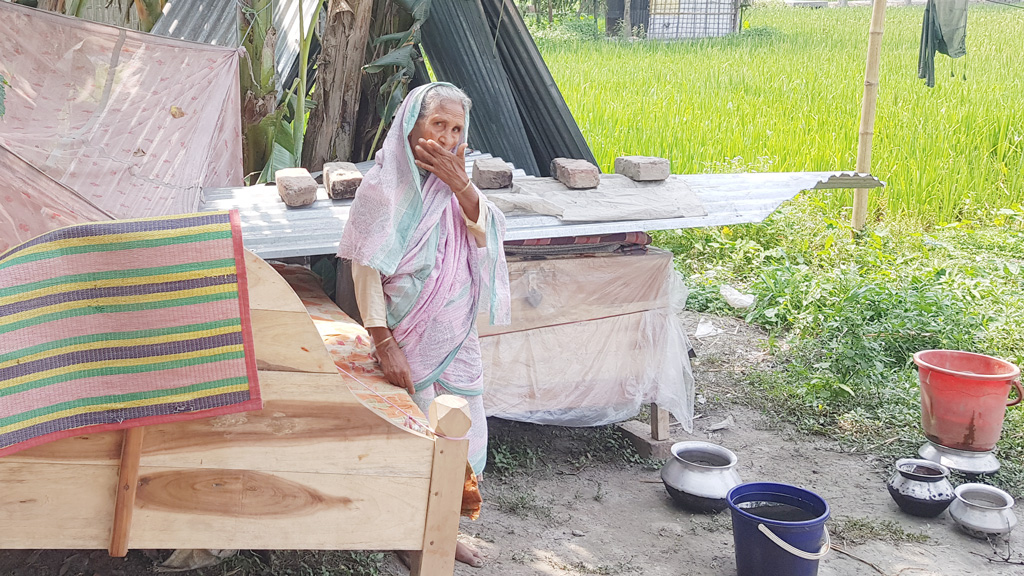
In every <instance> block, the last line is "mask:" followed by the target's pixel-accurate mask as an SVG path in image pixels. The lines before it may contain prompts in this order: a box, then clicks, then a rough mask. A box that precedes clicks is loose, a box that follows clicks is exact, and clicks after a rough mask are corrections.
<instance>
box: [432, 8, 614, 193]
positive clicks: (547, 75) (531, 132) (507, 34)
mask: <svg viewBox="0 0 1024 576" xmlns="http://www.w3.org/2000/svg"><path fill="white" fill-rule="evenodd" d="M436 1H437V0H435V2H436ZM481 2H482V5H483V8H484V13H485V14H486V15H487V22H488V25H489V27H490V31H491V37H492V38H493V40H492V42H493V45H494V47H495V48H497V52H498V58H499V59H500V60H501V63H502V66H503V67H504V68H505V73H506V74H507V75H508V80H509V84H510V85H511V86H512V94H513V96H515V99H516V104H517V105H518V107H519V115H520V116H521V117H522V119H523V125H524V126H525V127H526V135H527V137H528V138H529V139H530V144H531V146H532V147H533V156H534V158H535V159H536V160H537V166H538V167H539V168H540V172H541V174H542V175H549V174H548V172H549V166H550V165H551V161H552V160H554V159H555V158H579V159H582V160H586V161H588V162H590V163H591V164H594V165H595V166H596V165H597V161H596V160H595V159H594V154H593V153H592V152H591V151H590V147H589V146H588V145H587V141H586V139H585V138H584V137H583V133H582V132H580V128H579V126H578V125H577V124H576V119H575V118H573V117H572V112H570V111H569V106H568V105H567V104H566V103H565V99H564V98H563V97H562V93H561V92H560V91H559V90H558V85H557V84H555V79H554V78H553V77H552V76H551V72H550V71H549V70H548V66H547V64H545V63H544V57H543V56H541V53H540V50H538V49H537V45H536V44H535V43H534V41H533V37H532V36H530V31H529V30H528V29H527V28H526V23H525V22H523V19H522V17H521V16H520V15H519V10H518V9H517V8H516V6H515V4H514V3H513V2H512V0H481ZM488 149H489V148H488Z"/></svg>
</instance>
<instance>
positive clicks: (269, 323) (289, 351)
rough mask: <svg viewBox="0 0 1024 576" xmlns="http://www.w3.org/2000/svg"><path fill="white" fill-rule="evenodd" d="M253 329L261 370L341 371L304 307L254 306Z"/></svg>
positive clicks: (258, 364) (257, 363) (258, 363)
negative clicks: (289, 309) (298, 309)
mask: <svg viewBox="0 0 1024 576" xmlns="http://www.w3.org/2000/svg"><path fill="white" fill-rule="evenodd" d="M252 333H253V342H254V344H255V347H256V366H257V368H259V369H260V370H277V371H283V372H320V373H323V374H337V373H338V367H337V366H335V365H334V361H333V360H332V359H331V355H330V354H329V353H328V352H327V348H326V347H325V346H324V341H323V338H321V337H320V333H319V332H317V331H316V326H314V325H313V320H312V319H311V318H310V317H309V314H307V313H306V311H305V310H303V311H302V312H282V311H279V310H252Z"/></svg>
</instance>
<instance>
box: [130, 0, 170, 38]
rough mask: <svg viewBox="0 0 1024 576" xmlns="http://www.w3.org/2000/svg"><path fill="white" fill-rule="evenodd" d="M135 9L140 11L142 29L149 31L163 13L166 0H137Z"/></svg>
mask: <svg viewBox="0 0 1024 576" xmlns="http://www.w3.org/2000/svg"><path fill="white" fill-rule="evenodd" d="M135 10H136V11H137V12H138V13H139V23H140V24H141V25H142V31H143V32H149V31H150V30H152V29H153V26H155V25H156V21H157V20H159V19H160V16H162V15H163V10H164V0H135Z"/></svg>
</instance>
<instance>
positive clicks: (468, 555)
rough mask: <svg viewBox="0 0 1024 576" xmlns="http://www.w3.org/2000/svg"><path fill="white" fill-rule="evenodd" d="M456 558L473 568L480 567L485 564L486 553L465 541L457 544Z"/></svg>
mask: <svg viewBox="0 0 1024 576" xmlns="http://www.w3.org/2000/svg"><path fill="white" fill-rule="evenodd" d="M455 559H456V560H458V561H459V562H462V563H463V564H468V565H470V566H472V567H473V568H480V567H481V566H483V565H484V555H483V554H481V553H480V551H479V550H477V549H476V548H473V547H472V546H470V545H469V544H466V543H465V542H458V543H457V544H455Z"/></svg>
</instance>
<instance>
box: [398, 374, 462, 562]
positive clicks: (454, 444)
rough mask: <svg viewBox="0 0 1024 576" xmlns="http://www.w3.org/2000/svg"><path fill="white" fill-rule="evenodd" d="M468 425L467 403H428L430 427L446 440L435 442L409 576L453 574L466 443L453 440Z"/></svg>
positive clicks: (449, 399)
mask: <svg viewBox="0 0 1024 576" xmlns="http://www.w3.org/2000/svg"><path fill="white" fill-rule="evenodd" d="M470 422H471V420H470V417H469V404H468V403H467V402H466V400H465V399H463V398H459V397H458V396H452V395H451V394H445V395H443V396H438V397H437V398H436V399H434V402H433V403H431V404H430V427H431V428H433V429H434V430H436V431H437V433H438V434H442V435H444V436H447V438H442V437H440V436H438V437H437V438H436V439H435V440H434V464H433V467H432V469H431V472H430V494H429V495H428V496H427V523H426V529H425V531H424V532H423V548H422V552H416V553H413V554H412V555H411V556H412V571H411V573H410V576H440V575H443V574H452V573H453V572H454V571H455V544H456V538H457V537H458V535H459V514H460V512H461V510H462V488H463V486H464V484H465V481H466V456H467V455H468V454H469V440H468V439H462V440H452V438H463V437H464V436H465V435H466V434H467V433H468V432H469V426H470Z"/></svg>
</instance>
